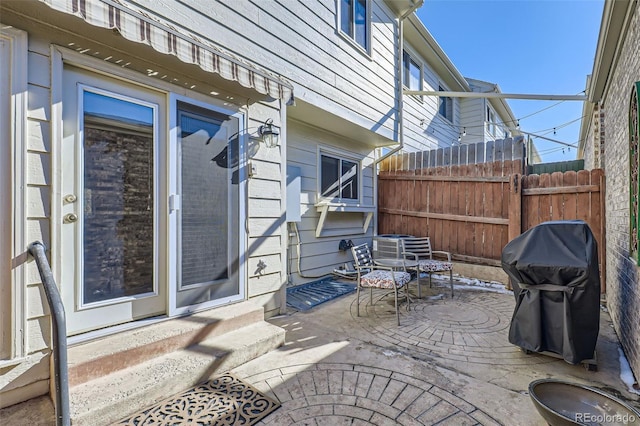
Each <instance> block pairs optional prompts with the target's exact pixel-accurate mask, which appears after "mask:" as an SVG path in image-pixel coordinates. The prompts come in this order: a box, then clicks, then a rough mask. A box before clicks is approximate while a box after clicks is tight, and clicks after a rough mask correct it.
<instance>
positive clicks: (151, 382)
mask: <svg viewBox="0 0 640 426" xmlns="http://www.w3.org/2000/svg"><path fill="white" fill-rule="evenodd" d="M284 337H285V331H284V329H282V328H280V327H277V326H274V325H272V324H269V323H267V322H266V321H259V322H257V323H254V324H251V325H247V326H245V327H242V328H240V329H236V330H234V331H230V332H228V333H225V334H222V335H215V336H207V337H206V338H204V339H200V340H199V341H198V342H197V343H194V344H192V345H188V346H186V347H184V348H182V349H179V350H176V351H172V352H167V353H165V354H164V355H162V356H159V357H156V358H153V359H149V360H147V361H145V362H142V363H138V364H136V365H133V366H130V367H128V368H125V369H120V370H117V371H114V372H112V373H111V374H109V375H106V376H103V377H99V378H96V379H94V380H90V381H86V382H85V383H82V384H79V385H76V386H74V387H73V388H72V389H71V392H70V400H71V418H72V422H73V424H74V425H91V426H96V425H108V424H112V423H113V422H115V421H117V420H120V419H122V418H125V417H127V416H128V415H130V414H132V413H135V412H136V411H138V410H140V409H143V408H145V407H148V406H150V405H153V404H155V403H157V402H159V401H161V400H163V399H165V398H168V397H170V396H172V395H175V394H177V393H179V392H181V391H184V390H186V389H188V388H190V387H191V386H194V385H196V384H198V383H201V382H203V381H206V380H208V379H209V378H211V377H214V376H216V375H219V374H222V373H224V372H226V371H229V370H230V369H232V368H234V367H237V366H239V365H241V364H244V363H245V362H247V361H250V360H252V359H254V358H257V357H259V356H260V355H263V354H265V353H267V352H269V351H271V350H273V349H275V348H277V347H279V346H281V345H282V344H283V343H284Z"/></svg>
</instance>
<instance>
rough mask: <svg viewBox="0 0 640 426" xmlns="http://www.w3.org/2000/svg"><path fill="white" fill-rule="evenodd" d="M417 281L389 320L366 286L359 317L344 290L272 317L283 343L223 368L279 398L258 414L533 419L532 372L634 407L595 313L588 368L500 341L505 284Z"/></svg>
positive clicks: (607, 326)
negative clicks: (416, 293) (592, 359)
mask: <svg viewBox="0 0 640 426" xmlns="http://www.w3.org/2000/svg"><path fill="white" fill-rule="evenodd" d="M423 290H426V291H423V295H424V294H425V293H426V296H424V297H423V299H415V298H414V299H413V300H412V303H411V305H410V307H409V309H408V310H407V307H406V305H403V306H402V307H401V317H400V320H401V325H400V326H399V327H398V326H397V325H396V323H395V315H394V308H393V297H392V296H391V297H385V298H382V299H379V300H378V301H377V302H376V303H374V305H373V306H371V305H369V303H368V302H369V297H368V292H367V293H366V297H363V296H362V295H361V308H360V314H361V316H360V317H357V316H356V305H355V295H354V294H351V295H347V296H343V297H341V298H340V299H337V300H334V301H331V302H328V303H325V304H323V305H320V306H318V307H316V308H313V309H312V310H310V311H307V312H304V313H303V312H291V313H290V314H288V315H285V316H281V317H278V318H274V319H272V322H273V323H274V324H276V325H279V326H281V327H283V328H285V329H286V331H287V343H286V344H285V346H284V347H282V348H280V349H279V350H276V351H273V352H271V353H269V354H267V355H264V356H262V357H260V358H257V359H255V360H253V361H251V362H249V363H247V364H245V365H243V366H241V367H239V368H236V369H235V370H234V373H235V374H236V376H238V377H240V378H243V379H244V380H246V381H247V382H249V383H251V384H253V385H254V386H256V387H257V388H258V389H260V390H262V391H263V392H266V393H268V394H270V395H272V396H273V397H275V398H277V399H278V400H280V401H281V402H282V407H281V408H280V409H279V410H277V411H276V412H274V413H273V414H271V415H270V416H268V417H267V418H265V419H264V420H263V422H262V423H263V424H269V425H287V424H298V425H338V424H352V425H357V424H372V423H373V424H403V425H413V424H427V425H431V424H438V425H449V424H450V425H474V424H482V425H494V424H503V425H513V424H517V425H544V424H545V422H544V421H543V420H542V418H541V417H540V416H539V415H538V413H537V412H536V410H535V408H534V407H533V404H532V403H531V401H530V398H529V396H528V392H527V390H528V385H529V383H530V382H531V381H533V380H536V379H540V378H556V379H563V380H568V381H571V382H576V383H582V384H587V385H590V386H595V387H598V388H601V389H603V390H605V391H607V392H609V393H612V394H615V395H617V396H620V397H622V398H625V399H627V400H632V401H634V402H631V404H635V406H636V407H640V404H639V403H638V398H637V395H633V394H630V393H628V392H627V391H626V388H625V385H624V384H623V383H622V381H621V380H620V378H619V361H618V358H619V355H618V342H617V338H616V336H615V333H614V332H613V329H612V327H611V323H610V319H609V316H608V314H607V313H606V312H604V311H603V312H601V331H600V336H599V339H598V347H597V362H598V371H597V372H592V371H587V369H586V368H585V367H584V366H582V365H576V366H574V365H570V364H567V363H566V362H564V361H563V360H561V359H557V358H554V357H549V356H544V355H540V354H529V355H527V354H525V353H523V352H521V351H520V350H519V348H517V347H515V346H513V345H511V344H510V343H509V342H508V340H507V334H508V329H509V323H510V320H511V314H512V312H513V308H514V306H515V302H514V297H513V295H512V294H501V293H496V292H488V291H484V290H482V289H479V290H474V289H469V288H466V289H460V288H458V289H456V291H455V297H454V298H453V299H451V298H449V297H448V289H447V288H446V287H445V283H442V287H434V288H432V289H428V288H426V289H425V288H423ZM380 295H381V293H380V294H377V296H378V298H379V297H380ZM375 300H376V296H375V293H374V301H375ZM639 421H640V420H639Z"/></svg>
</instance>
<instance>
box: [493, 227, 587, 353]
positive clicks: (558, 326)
mask: <svg viewBox="0 0 640 426" xmlns="http://www.w3.org/2000/svg"><path fill="white" fill-rule="evenodd" d="M502 269H504V271H505V272H506V273H507V275H509V278H511V283H512V285H513V292H514V294H515V297H516V308H515V310H514V312H513V318H512V319H511V327H510V329H509V342H511V343H512V344H514V345H517V346H520V347H521V348H523V349H527V350H530V351H533V352H544V351H549V352H552V353H556V354H559V355H561V356H562V357H563V358H564V359H565V361H567V362H569V363H571V364H577V363H579V362H581V361H584V360H588V359H592V358H593V357H594V353H595V348H596V341H597V339H598V329H599V325H600V273H599V268H598V248H597V245H596V240H595V238H594V236H593V234H592V232H591V229H589V226H588V225H587V224H586V223H585V222H583V221H579V220H575V221H556V222H545V223H541V224H540V225H537V226H536V227H534V228H531V229H529V230H528V231H526V232H525V233H524V234H522V235H520V236H518V237H516V238H514V239H513V240H512V241H510V242H509V243H508V244H507V245H506V246H505V248H504V250H503V251H502Z"/></svg>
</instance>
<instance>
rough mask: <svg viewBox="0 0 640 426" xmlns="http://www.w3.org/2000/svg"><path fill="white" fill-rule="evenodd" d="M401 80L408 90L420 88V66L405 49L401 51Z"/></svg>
mask: <svg viewBox="0 0 640 426" xmlns="http://www.w3.org/2000/svg"><path fill="white" fill-rule="evenodd" d="M402 65H403V73H402V82H403V83H404V85H405V86H406V87H407V88H408V89H409V90H422V67H421V66H420V63H419V62H418V61H416V60H415V59H413V58H412V57H411V55H410V54H409V53H408V52H407V51H406V50H405V51H404V52H402Z"/></svg>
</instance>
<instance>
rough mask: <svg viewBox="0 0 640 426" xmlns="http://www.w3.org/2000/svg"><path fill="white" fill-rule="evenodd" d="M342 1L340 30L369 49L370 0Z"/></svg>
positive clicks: (365, 48)
mask: <svg viewBox="0 0 640 426" xmlns="http://www.w3.org/2000/svg"><path fill="white" fill-rule="evenodd" d="M339 1H340V31H341V32H342V33H343V34H344V35H346V36H348V37H349V38H350V39H352V40H353V41H355V42H356V43H358V44H359V45H360V46H361V47H362V48H363V49H364V50H366V51H369V18H368V16H369V13H368V9H369V8H368V0H339Z"/></svg>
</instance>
